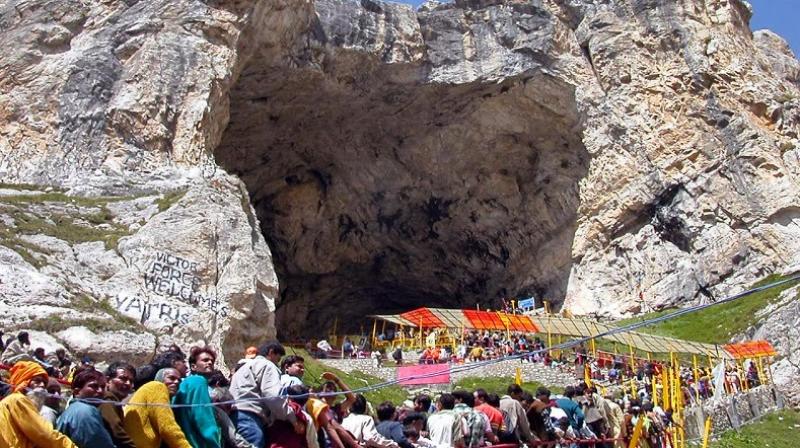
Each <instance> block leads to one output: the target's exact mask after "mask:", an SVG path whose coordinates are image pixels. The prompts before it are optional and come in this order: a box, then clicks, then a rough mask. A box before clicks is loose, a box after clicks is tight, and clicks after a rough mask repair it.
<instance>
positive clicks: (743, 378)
mask: <svg viewBox="0 0 800 448" xmlns="http://www.w3.org/2000/svg"><path fill="white" fill-rule="evenodd" d="M739 367H741V372H742V373H740V374H739V383H741V386H742V390H744V391H747V390H750V383H749V382H748V381H747V371H746V370H745V369H744V360H743V359H741V360H739V366H737V368H739Z"/></svg>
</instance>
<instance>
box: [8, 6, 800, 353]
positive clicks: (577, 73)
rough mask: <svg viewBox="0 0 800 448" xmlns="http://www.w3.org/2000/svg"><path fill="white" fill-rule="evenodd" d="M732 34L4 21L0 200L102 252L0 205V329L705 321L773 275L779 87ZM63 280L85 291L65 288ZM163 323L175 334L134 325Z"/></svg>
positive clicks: (302, 15) (143, 15) (668, 18)
mask: <svg viewBox="0 0 800 448" xmlns="http://www.w3.org/2000/svg"><path fill="white" fill-rule="evenodd" d="M749 17H750V9H749V5H747V3H745V2H743V1H740V0H678V1H675V0H669V1H667V0H633V1H624V2H623V1H603V2H599V1H590V0H535V1H525V2H522V1H492V0H482V1H478V0H469V1H466V0H458V1H456V2H455V3H449V4H439V3H436V2H429V3H427V4H425V5H423V6H422V7H421V8H420V9H419V10H418V11H413V10H412V9H411V8H410V7H409V6H406V5H399V4H392V3H381V2H376V1H371V0H361V1H350V0H317V1H315V2H309V1H303V0H283V1H278V0H276V1H261V2H255V1H222V0H220V1H213V2H197V1H184V0H181V1H169V2H167V1H152V2H137V1H133V0H131V1H124V2H123V1H116V2H105V3H101V4H95V3H86V2H77V1H67V0H50V1H38V2H6V4H5V5H3V6H2V7H0V23H2V25H3V26H2V27H0V29H3V30H4V31H3V32H2V34H0V40H2V43H4V44H6V45H5V48H15V49H16V50H15V51H14V52H13V53H12V54H11V55H10V56H8V57H6V58H4V60H3V61H2V63H1V64H0V89H2V92H3V95H0V105H2V107H0V110H2V111H3V112H2V114H3V115H2V116H0V148H2V149H0V157H2V159H0V180H3V181H4V182H7V183H12V184H19V183H34V184H38V185H51V186H54V187H58V188H61V189H64V191H63V192H60V190H59V192H58V193H59V194H63V195H64V196H68V197H73V196H78V197H86V196H90V197H92V198H94V199H93V200H92V201H94V202H91V201H90V202H83V201H81V200H75V201H74V202H78V203H77V204H74V203H71V202H69V201H67V202H68V204H67V205H69V207H68V208H69V209H70V210H69V213H70V214H69V219H70V220H71V221H70V222H71V223H72V224H73V225H76V226H79V227H80V226H83V227H85V228H88V229H95V230H97V229H100V230H105V231H106V234H108V235H112V236H113V237H114V238H113V239H112V241H110V242H109V241H106V240H105V239H104V238H106V237H105V236H104V237H102V238H101V237H98V236H96V235H95V236H93V237H92V238H99V239H96V240H92V239H88V237H86V238H83V239H75V238H73V239H72V240H70V239H69V238H71V237H67V236H65V235H61V236H59V235H53V234H54V233H55V232H54V231H49V233H48V232H46V231H44V230H42V229H41V228H40V227H42V226H44V224H42V225H41V226H39V227H36V226H30V225H27V224H25V223H26V219H27V218H25V217H26V216H33V217H35V218H30V219H31V220H34V221H35V220H36V219H40V220H44V221H47V220H48V219H49V220H51V221H52V220H53V216H54V215H55V214H56V213H61V212H60V210H62V209H63V208H65V201H61V202H59V201H52V200H46V196H44V195H45V194H46V193H45V192H39V193H37V194H38V195H39V196H37V198H36V199H35V200H34V201H29V202H24V201H21V200H20V199H19V197H20V196H22V195H23V194H24V191H23V190H20V187H19V186H18V185H17V186H15V187H13V188H14V191H13V192H12V193H8V194H9V195H11V196H9V197H13V198H15V199H14V200H8V201H2V200H1V199H2V198H1V197H0V203H2V204H3V207H4V208H3V215H2V216H3V223H4V227H3V231H4V233H3V235H6V234H7V235H8V236H7V237H4V238H6V239H4V240H3V246H5V247H6V248H7V249H6V251H5V252H3V253H4V254H5V255H4V257H5V258H6V259H8V260H13V263H10V264H9V265H10V266H13V269H14V270H13V271H11V270H8V271H5V272H4V274H3V277H2V281H3V283H2V287H3V288H5V289H3V290H2V291H3V294H4V295H3V300H4V302H3V303H5V306H6V307H8V308H18V307H19V305H21V304H23V303H30V304H37V306H38V304H41V303H50V302H46V300H50V301H51V302H52V301H54V300H55V299H53V297H59V299H58V301H56V302H53V303H52V305H48V306H52V310H51V311H53V313H54V314H57V315H59V316H70V314H69V313H71V312H72V311H70V310H74V309H76V305H75V304H76V303H80V300H81V299H79V298H80V297H84V296H86V297H87V298H88V299H89V300H92V301H93V302H92V303H95V302H97V303H108V304H110V305H111V308H112V309H110V310H108V311H109V313H112V314H113V313H116V312H121V313H123V314H125V315H127V316H129V317H132V318H136V316H138V321H137V322H138V323H137V325H139V327H136V328H135V329H134V330H133V331H134V332H136V331H140V330H141V331H145V330H146V331H147V332H151V333H153V334H156V335H159V337H162V338H163V337H164V336H170V337H176V338H179V339H180V340H208V341H211V342H214V343H217V342H222V341H225V342H228V341H230V342H232V343H231V344H226V345H225V347H226V350H230V353H234V352H235V351H237V350H239V349H240V348H241V345H243V344H245V343H246V342H248V341H251V340H254V339H257V338H258V337H261V336H264V335H268V334H273V333H274V331H275V329H274V326H273V325H272V321H271V319H273V316H274V314H273V308H274V306H277V310H278V314H277V316H278V327H279V329H280V330H281V333H282V334H283V335H285V336H287V337H293V336H297V335H302V334H311V333H314V334H318V333H319V332H321V331H323V330H324V329H326V326H327V325H330V322H331V321H332V318H333V316H334V315H339V316H341V317H342V321H343V322H346V323H348V324H351V325H356V326H357V321H356V320H354V319H348V318H354V317H360V316H363V315H364V314H368V313H372V312H375V311H381V312H383V311H398V310H404V309H408V308H411V307H415V306H419V305H439V306H453V307H455V306H470V305H472V304H474V303H478V302H480V303H483V304H484V306H487V305H488V306H496V303H497V302H496V301H497V299H499V298H501V297H510V296H520V295H527V294H535V295H536V296H537V297H539V298H547V299H552V300H554V301H555V302H559V303H561V302H563V304H564V306H566V307H568V308H569V309H570V310H572V311H573V312H575V313H582V314H604V315H620V314H625V313H631V312H637V311H640V310H642V309H643V308H644V309H646V310H649V309H651V308H657V307H663V306H667V305H674V304H682V303H687V302H692V301H697V300H705V299H706V298H707V297H711V298H713V297H714V296H718V295H721V294H725V293H727V292H730V291H732V290H734V289H737V288H739V287H741V286H742V285H745V284H749V283H751V282H752V281H753V280H755V279H757V278H760V277H762V276H763V275H765V274H766V273H769V272H773V271H776V270H781V269H782V268H783V267H785V266H786V265H790V264H794V263H797V262H798V261H800V260H798V258H797V257H798V255H797V254H798V253H799V252H798V249H800V228H799V227H798V226H799V225H800V215H798V211H799V210H800V209H798V207H797V203H798V201H797V199H798V175H800V164H799V163H798V151H800V149H798V130H800V124H799V123H800V112H798V111H799V110H800V109H798V106H800V100H798V98H800V64H799V63H798V61H797V59H795V57H794V56H793V55H792V54H791V52H790V51H789V50H788V47H787V46H786V44H785V42H783V41H782V40H781V39H780V38H779V37H777V36H776V35H774V34H772V33H769V32H757V33H755V34H752V33H751V32H750V31H749V27H748V20H749ZM236 178H239V179H241V181H243V184H240V183H239V181H238V180H237V179H236ZM36 188H42V187H36ZM175 190H178V191H179V192H184V191H185V194H184V195H183V196H182V197H180V200H178V201H177V202H176V203H174V204H172V205H171V206H169V205H170V202H171V201H169V200H168V199H169V198H174V197H176V195H175V193H171V192H174V191H175ZM245 192H246V195H245ZM248 197H249V201H248V200H247V199H248ZM62 199H63V198H62ZM159 200H161V201H162V202H166V205H165V206H162V207H161V208H158V207H157V203H158V201H159ZM98 201H99V202H98ZM82 202H83V204H82ZM251 204H252V206H251ZM101 206H102V207H101ZM99 212H102V213H103V217H104V219H103V220H100V221H99V222H95V221H98V219H97V218H95V219H94V221H93V220H92V219H87V217H88V216H91V215H93V214H95V213H99ZM62 214H63V213H62ZM46 224H48V225H50V224H51V223H50V222H49V221H48V222H46ZM52 224H53V225H54V226H56V227H57V224H58V223H57V222H55V221H54V222H53V223H52ZM104 226H105V227H104ZM262 234H263V237H262ZM47 238H54V239H55V240H51V239H47ZM264 238H266V242H267V243H269V246H270V249H271V252H272V255H270V249H268V248H267V245H266V244H265V240H264ZM45 239H47V241H48V243H47V244H50V245H52V246H54V247H55V246H58V247H61V248H62V251H61V252H54V253H55V254H61V255H55V256H51V255H49V254H48V253H46V252H45V251H44V250H40V249H42V248H44V249H46V250H51V249H50V246H41V245H42V244H45V243H43V242H42V241H43V240H45ZM92 241H99V242H92ZM33 244H35V247H33V248H31V247H28V246H27V245H33ZM52 250H54V249H52ZM26 253H27V255H26ZM87 253H88V254H91V255H89V256H86V255H85V254H87ZM64 254H66V255H64ZM67 255H69V257H73V258H75V259H78V258H81V259H83V260H84V261H83V265H85V266H88V267H89V268H87V269H88V270H89V271H91V273H90V274H86V275H84V276H83V277H81V281H73V279H74V278H75V276H76V274H75V272H76V271H75V268H70V267H69V266H67V265H66V264H65V263H68V262H66V261H63V260H69V259H70V258H69V257H68V256H67ZM48 256H49V257H50V259H48ZM165 261H166V266H165V265H164V262H165ZM77 263H78V265H80V266H83V265H81V262H77ZM45 264H46V265H45ZM176 264H177V265H176ZM183 265H185V269H184V266H183ZM154 266H155V267H154ZM70 269H72V270H70ZM81 269H83V268H81ZM159 269H161V270H159ZM156 272H158V273H161V272H165V273H164V274H163V276H164V278H163V279H162V280H163V282H161V283H158V282H155V283H154V282H153V281H152V279H151V278H150V277H148V275H149V274H154V273H156ZM148 273H149V274H148ZM276 273H277V277H276ZM81 275H83V274H81ZM173 275H175V276H176V277H174V278H173V277H172V276H173ZM15 279H16V280H15ZM13 282H17V283H13ZM31 282H33V283H35V284H37V285H39V284H41V285H42V289H41V291H42V292H41V293H40V294H39V295H30V294H27V293H25V292H21V291H24V290H23V289H21V286H13V284H16V285H20V284H28V283H31ZM8 285H12V286H8ZM6 286H8V287H6ZM173 286H174V287H173ZM279 289H280V297H277V296H278V290H279ZM121 291H125V294H120V293H119V292H121ZM136 291H138V292H139V296H136V297H138V298H139V299H140V300H141V302H142V305H141V306H140V307H139V308H137V307H134V306H132V305H131V306H130V307H128V308H126V304H128V303H130V302H128V301H127V300H129V299H130V298H132V297H134V296H135V292H136ZM182 292H183V296H181V293H182ZM185 296H186V297H185ZM640 297H641V299H640ZM195 299H196V300H195ZM642 299H643V300H642ZM26 301H27V302H26ZM144 303H148V304H151V307H150V308H148V309H149V310H150V313H149V314H147V313H145V314H141V313H142V312H143V310H144V309H145V308H144ZM161 303H164V304H166V305H167V306H168V307H169V309H168V311H169V312H173V311H174V309H180V308H181V307H186V308H187V312H191V313H190V314H191V315H190V316H187V317H186V318H185V319H184V320H177V321H174V320H173V321H167V322H160V321H158V319H156V318H154V317H153V316H154V315H155V314H156V313H154V312H153V311H152V304H155V305H156V306H160V304H161ZM223 311H224V312H225V314H226V315H224V316H223V315H222V313H223ZM169 312H168V313H166V314H169ZM159 314H160V308H159ZM179 315H182V314H180V313H179ZM23 317H24V316H23ZM29 317H30V316H29ZM144 317H148V318H147V319H144ZM73 318H77V317H75V316H73V317H69V318H66V317H65V318H64V319H67V320H68V321H69V322H73V320H70V319H73ZM15 319H16V320H14V321H13V322H14V325H15V326H24V325H27V324H28V321H25V320H24V319H22V318H18V319H17V318H15ZM97 319H101V320H102V319H103V316H97ZM110 319H111V320H113V316H111V317H110ZM140 327H141V328H140ZM142 329H144V330H142ZM108 330H109V331H111V330H113V331H123V330H121V329H117V328H108ZM125 331H127V330H125ZM211 335H214V336H211Z"/></svg>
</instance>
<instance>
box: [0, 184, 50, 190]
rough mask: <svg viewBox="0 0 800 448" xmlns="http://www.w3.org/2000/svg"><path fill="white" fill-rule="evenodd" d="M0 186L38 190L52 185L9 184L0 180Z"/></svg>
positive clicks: (12, 188)
mask: <svg viewBox="0 0 800 448" xmlns="http://www.w3.org/2000/svg"><path fill="white" fill-rule="evenodd" d="M0 188H4V189H9V190H24V191H40V190H44V189H46V188H53V187H46V186H43V185H34V184H11V183H7V182H0ZM55 190H57V189H55Z"/></svg>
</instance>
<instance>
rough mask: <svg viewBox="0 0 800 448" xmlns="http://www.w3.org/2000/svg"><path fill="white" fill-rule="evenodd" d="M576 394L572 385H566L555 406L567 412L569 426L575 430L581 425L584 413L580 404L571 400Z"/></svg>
mask: <svg viewBox="0 0 800 448" xmlns="http://www.w3.org/2000/svg"><path fill="white" fill-rule="evenodd" d="M576 394H577V392H576V390H575V388H574V387H573V386H567V388H566V389H564V397H563V398H559V399H557V400H556V406H558V407H559V408H561V409H562V410H563V411H564V412H565V413H566V414H567V417H569V424H570V426H572V429H574V430H575V431H576V432H577V431H580V429H581V428H582V427H583V419H584V415H583V411H582V410H581V407H580V405H579V404H578V403H576V402H575V401H574V400H573V398H574V397H575V395H576Z"/></svg>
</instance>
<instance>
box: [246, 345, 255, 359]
mask: <svg viewBox="0 0 800 448" xmlns="http://www.w3.org/2000/svg"><path fill="white" fill-rule="evenodd" d="M256 355H258V349H257V348H255V347H247V350H245V352H244V357H245V359H253V358H255V357H256Z"/></svg>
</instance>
